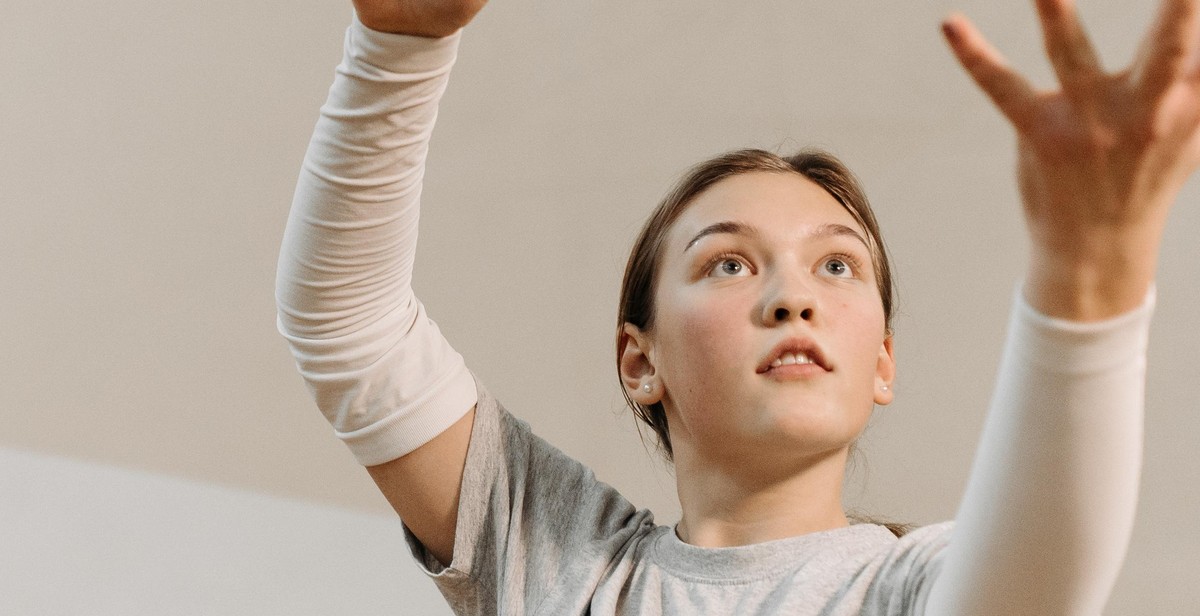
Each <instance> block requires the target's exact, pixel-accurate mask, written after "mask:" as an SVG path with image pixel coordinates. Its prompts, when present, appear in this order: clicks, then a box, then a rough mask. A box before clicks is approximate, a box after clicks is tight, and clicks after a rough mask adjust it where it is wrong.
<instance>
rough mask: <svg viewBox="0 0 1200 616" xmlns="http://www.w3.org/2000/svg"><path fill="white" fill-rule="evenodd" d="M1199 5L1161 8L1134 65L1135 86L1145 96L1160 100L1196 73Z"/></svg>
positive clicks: (1172, 1) (1188, 1)
mask: <svg viewBox="0 0 1200 616" xmlns="http://www.w3.org/2000/svg"><path fill="white" fill-rule="evenodd" d="M1198 4H1200V3H1197V1H1196V0H1165V1H1164V2H1163V3H1162V6H1161V7H1159V11H1158V18H1157V20H1156V21H1155V23H1154V25H1153V26H1152V27H1151V28H1150V31H1149V32H1147V33H1146V40H1145V41H1143V42H1142V48H1141V51H1140V52H1139V53H1138V56H1137V59H1136V60H1135V61H1134V64H1133V79H1134V82H1133V83H1134V84H1136V86H1137V87H1138V90H1139V91H1140V92H1142V93H1143V94H1146V95H1148V96H1150V97H1152V98H1153V97H1157V96H1158V95H1160V94H1162V93H1163V92H1165V91H1166V90H1167V89H1168V88H1170V87H1171V84H1173V83H1175V81H1176V80H1178V79H1180V78H1182V77H1183V76H1184V75H1186V74H1187V73H1188V72H1190V71H1194V70H1195V66H1194V63H1195V55H1196V52H1197V45H1198V42H1197V39H1198V38H1200V32H1197V30H1200V7H1198V6H1197V5H1198Z"/></svg>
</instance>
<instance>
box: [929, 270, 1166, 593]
mask: <svg viewBox="0 0 1200 616" xmlns="http://www.w3.org/2000/svg"><path fill="white" fill-rule="evenodd" d="M1016 304H1017V305H1016V307H1015V310H1014V312H1013V316H1012V320H1011V322H1010V324H1009V334H1008V342H1007V344H1006V348H1005V350H1004V356H1003V359H1002V360H1001V364H1000V372H999V377H998V379H997V383H996V392H995V394H994V397H993V400H992V405H991V407H992V408H991V410H990V412H989V415H988V418H987V422H986V425H985V427H984V431H983V437H982V440H981V442H980V446H979V452H978V453H977V456H976V459H975V464H974V467H973V468H972V471H971V477H970V480H969V482H968V484H967V490H966V494H965V496H964V497H963V502H962V505H961V507H960V508H959V512H958V516H957V522H956V526H955V530H954V535H953V537H952V539H951V541H950V546H949V547H948V552H947V554H946V561H945V564H944V566H943V567H942V570H941V571H942V572H941V574H940V575H939V576H938V579H937V580H936V581H935V582H934V585H933V588H932V589H931V594H930V600H929V603H928V604H927V606H926V614H931V615H932V614H936V615H948V614H954V615H956V616H967V615H983V614H989V615H991V614H1099V613H1100V612H1101V610H1102V609H1103V607H1104V604H1105V602H1106V601H1107V600H1108V596H1109V594H1110V593H1111V591H1112V587H1113V584H1114V583H1115V581H1116V577H1117V574H1118V573H1119V572H1120V569H1121V563H1122V561H1123V559H1124V556H1125V551H1126V547H1127V545H1128V542H1129V537H1130V534H1131V533H1132V528H1133V517H1134V510H1135V509H1136V505H1137V491H1138V477H1139V474H1140V470H1141V459H1142V415H1143V406H1144V390H1145V374H1146V346H1147V338H1148V332H1149V328H1150V317H1151V314H1152V312H1153V304H1154V296H1153V292H1152V293H1151V294H1150V295H1149V296H1148V297H1147V299H1146V302H1145V304H1144V305H1143V306H1142V307H1140V308H1138V309H1137V310H1135V311H1133V312H1130V313H1127V314H1124V315H1121V316H1118V317H1116V318H1113V319H1109V320H1106V321H1102V322H1096V323H1075V322H1070V321H1064V320H1061V319H1054V318H1050V317H1047V316H1044V315H1042V314H1039V313H1038V312H1036V311H1035V310H1034V309H1033V308H1031V307H1030V306H1029V305H1028V304H1026V303H1025V301H1024V300H1023V299H1020V297H1018V299H1017V301H1016Z"/></svg>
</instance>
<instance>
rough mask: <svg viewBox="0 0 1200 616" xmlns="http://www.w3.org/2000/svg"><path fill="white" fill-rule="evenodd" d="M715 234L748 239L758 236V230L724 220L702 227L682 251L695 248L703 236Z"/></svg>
mask: <svg viewBox="0 0 1200 616" xmlns="http://www.w3.org/2000/svg"><path fill="white" fill-rule="evenodd" d="M717 233H728V234H731V235H747V236H750V237H758V235H759V233H758V229H755V228H754V227H751V226H749V225H744V224H742V223H740V222H733V221H732V220H726V221H723V222H718V223H713V224H711V225H708V226H707V227H704V228H703V229H701V230H700V232H699V233H697V234H696V237H693V238H692V241H690V242H688V244H687V246H684V247H683V251H684V252H687V251H688V250H689V249H690V248H691V247H692V246H695V245H696V242H699V241H700V240H701V239H702V238H703V237H704V236H706V235H714V234H717Z"/></svg>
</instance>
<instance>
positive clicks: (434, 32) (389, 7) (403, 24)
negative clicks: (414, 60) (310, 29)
mask: <svg viewBox="0 0 1200 616" xmlns="http://www.w3.org/2000/svg"><path fill="white" fill-rule="evenodd" d="M353 2H354V10H355V12H356V13H358V19H359V21H361V22H362V23H363V25H364V26H366V27H368V28H370V29H372V30H378V31H380V32H392V33H395V34H414V35H417V36H428V37H442V36H449V35H451V34H454V33H455V32H457V31H458V30H459V29H460V28H462V27H463V26H466V25H467V24H468V23H470V21H471V20H472V19H474V18H475V15H476V14H477V13H479V11H480V9H482V8H483V5H484V4H487V0H353Z"/></svg>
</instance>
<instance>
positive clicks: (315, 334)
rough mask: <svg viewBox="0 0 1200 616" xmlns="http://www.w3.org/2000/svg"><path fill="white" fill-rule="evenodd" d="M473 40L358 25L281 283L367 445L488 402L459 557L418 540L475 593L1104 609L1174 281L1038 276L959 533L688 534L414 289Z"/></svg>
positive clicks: (480, 598)
mask: <svg viewBox="0 0 1200 616" xmlns="http://www.w3.org/2000/svg"><path fill="white" fill-rule="evenodd" d="M457 41H458V35H455V36H452V37H448V38H445V39H440V40H431V39H423V38H417V37H406V36H400V35H390V34H383V33H379V32H373V31H371V30H369V29H367V28H365V27H363V26H362V25H361V24H360V23H358V22H357V21H356V22H355V23H354V24H353V25H352V26H351V28H350V29H349V30H348V32H347V36H346V55H345V58H344V60H343V62H342V63H341V64H340V65H339V66H338V71H337V77H336V79H335V82H334V85H333V87H332V89H331V91H330V95H329V100H328V101H327V103H326V104H325V105H324V106H323V107H322V113H321V118H320V120H319V121H318V124H317V127H316V130H315V132H314V135H313V139H312V143H311V145H310V147H309V150H308V154H307V156H306V158H305V162H304V167H303V170H302V173H301V177H300V180H299V184H298V186H297V190H296V196H295V201H294V203H293V207H292V211H291V215H290V217H289V220H288V227H287V231H286V233H285V236H284V241H283V248H282V251H281V254H280V262H279V273H278V279H277V291H276V293H277V298H278V303H279V328H280V331H281V332H282V333H283V334H284V335H285V336H286V337H287V339H288V341H289V342H290V344H291V346H292V349H293V352H294V354H295V356H296V359H297V363H298V366H299V368H300V371H301V373H302V374H303V376H304V378H305V380H306V381H307V383H308V384H309V386H310V388H311V389H312V391H313V393H314V396H315V398H316V401H317V404H318V406H319V407H320V409H321V411H322V412H323V413H324V414H325V416H326V417H327V418H328V419H329V421H330V423H332V424H333V426H334V429H335V430H336V432H337V434H338V436H339V437H340V438H342V439H343V440H344V441H345V442H346V443H347V445H348V446H349V447H350V449H351V451H353V453H354V455H355V456H356V457H357V459H358V460H359V461H360V462H361V463H363V464H365V465H372V464H378V463H382V462H386V461H389V460H392V459H395V458H398V457H400V456H402V455H404V454H405V453H408V452H410V451H412V450H414V449H416V448H417V447H419V446H421V445H422V444H424V443H426V442H428V441H429V440H430V439H432V438H433V437H434V436H436V435H437V434H439V433H440V432H441V431H442V430H444V429H445V428H447V427H449V426H450V425H451V424H453V423H454V422H455V421H457V420H458V419H459V418H460V417H461V416H462V415H463V414H464V413H465V412H466V411H467V410H469V409H470V408H471V407H472V406H473V405H475V404H476V403H477V402H478V404H479V410H478V411H477V419H476V428H475V430H474V432H473V433H472V437H471V438H472V441H471V453H470V455H469V457H468V461H467V468H466V471H465V475H464V487H463V495H462V499H461V503H460V511H459V527H458V529H457V532H456V542H455V553H454V558H453V562H452V563H451V565H450V567H449V568H443V567H441V566H440V565H438V564H437V563H436V561H434V560H433V559H431V558H428V555H427V554H425V553H424V551H423V549H422V548H421V547H420V546H419V544H418V543H417V542H416V540H415V539H411V541H412V542H413V544H414V550H415V552H416V554H417V556H418V558H419V559H421V560H422V561H423V562H424V564H425V566H426V567H427V568H429V570H430V573H431V574H433V575H435V580H437V581H438V583H439V585H440V586H441V587H442V590H443V592H444V593H446V595H447V597H448V598H449V599H450V600H451V603H452V605H454V606H455V608H456V609H457V610H459V611H460V613H472V614H475V613H479V614H484V613H488V614H490V613H522V614H524V613H542V614H570V613H586V610H589V609H590V610H591V613H593V614H602V613H613V614H618V613H619V614H659V613H662V614H694V613H701V611H703V613H756V614H757V613H761V614H767V613H789V614H798V613H799V614H804V613H812V614H817V613H829V614H858V613H863V614H924V613H928V614H955V615H964V614H988V615H994V614H1033V613H1036V614H1059V613H1061V614H1096V613H1099V611H1100V609H1101V607H1102V605H1103V603H1104V601H1105V600H1106V599H1107V596H1108V593H1109V592H1110V590H1111V587H1112V584H1113V582H1114V580H1115V578H1116V575H1117V573H1118V571H1119V568H1120V564H1121V561H1122V558H1123V555H1124V551H1125V548H1126V544H1127V542H1128V538H1129V535H1130V532H1131V528H1132V519H1133V511H1134V507H1135V503H1136V494H1137V479H1138V474H1139V468H1140V457H1141V425H1142V406H1143V402H1142V400H1143V384H1144V374H1145V349H1146V342H1147V332H1148V329H1149V321H1150V315H1151V312H1152V305H1151V304H1152V301H1151V300H1148V301H1147V302H1146V305H1145V306H1143V307H1142V308H1141V309H1139V310H1136V311H1134V312H1132V313H1129V314H1126V315H1123V316H1120V317H1117V318H1114V319H1111V320H1108V321H1104V322H1100V323H1088V324H1080V323H1070V322H1065V321H1061V320H1056V319H1051V318H1048V317H1046V316H1044V315H1040V314H1038V313H1037V312H1035V311H1034V310H1033V309H1031V308H1030V307H1028V306H1027V305H1026V304H1025V303H1024V302H1023V301H1022V300H1021V299H1020V298H1019V297H1018V298H1017V300H1016V302H1015V308H1014V311H1013V316H1012V320H1011V322H1010V325H1009V338H1008V342H1007V345H1006V348H1005V351H1004V357H1003V360H1002V362H1001V368H1000V375H999V378H998V382H997V386H996V394H995V396H994V399H993V401H992V405H991V409H990V411H989V417H988V421H987V424H986V427H985V430H984V434H983V437H982V441H981V444H980V448H979V453H978V455H977V458H976V462H975V465H974V468H973V469H972V473H971V479H970V481H969V484H968V488H967V492H966V495H965V496H964V499H963V502H962V505H961V508H960V510H959V514H958V516H957V523H956V524H955V525H954V527H953V529H954V530H953V531H952V534H951V530H950V529H951V526H950V525H939V526H935V527H929V528H926V529H922V530H919V531H916V532H914V533H913V534H912V535H911V536H910V537H905V538H903V539H901V540H899V541H896V540H895V539H894V538H890V536H885V535H886V533H879V532H877V530H878V528H877V527H871V526H870V525H864V526H862V527H858V526H856V527H851V530H847V531H842V532H840V533H839V532H834V531H831V532H827V533H816V534H814V535H811V536H807V535H806V536H804V537H799V538H792V539H785V540H782V543H781V542H769V543H767V544H760V545H757V546H744V547H741V548H724V549H722V550H724V551H722V550H706V549H704V548H696V547H694V546H687V545H686V544H682V543H681V542H678V539H677V538H676V537H675V535H674V533H673V532H669V531H668V532H664V531H663V530H662V529H664V528H666V527H658V526H655V525H654V524H653V522H652V517H651V516H650V515H649V513H648V512H639V511H636V510H634V509H633V508H632V506H630V505H629V504H628V503H627V502H625V501H624V499H622V498H621V497H620V495H619V494H616V493H615V492H614V491H612V489H611V488H609V487H608V486H605V485H604V484H601V483H598V482H595V480H594V479H593V478H592V477H591V474H590V472H588V471H587V470H586V469H584V468H583V467H581V466H579V465H578V463H576V462H574V461H572V460H570V459H569V458H566V457H565V456H562V455H561V453H559V452H557V451H556V450H554V449H553V448H552V447H550V446H549V445H546V444H545V443H544V442H543V441H541V440H540V439H537V438H536V437H533V436H531V435H529V434H528V430H527V428H526V427H524V424H522V423H521V422H519V421H516V420H514V419H512V418H511V416H509V415H508V414H507V413H505V412H504V411H503V410H502V409H501V407H500V406H499V404H498V403H496V402H495V401H494V400H492V399H491V397H490V396H489V395H488V394H487V392H486V390H483V389H482V388H479V389H477V385H476V383H475V382H474V380H473V378H472V376H471V374H470V373H469V372H468V370H467V368H466V366H465V364H464V362H463V360H462V358H461V356H459V355H458V354H457V353H456V352H455V351H454V350H453V349H452V348H450V346H449V344H448V343H447V342H446V341H445V339H444V338H443V337H442V336H441V334H440V333H439V332H438V329H437V327H436V325H435V324H434V323H433V322H432V321H431V320H429V318H428V317H427V316H426V314H425V311H424V309H423V308H422V306H421V304H420V303H419V302H418V301H417V299H416V298H415V297H414V295H413V292H412V289H411V285H410V281H411V277H412V264H413V256H414V254H415V250H416V239H417V218H418V210H419V202H420V192H421V178H422V175H423V171H424V161H425V155H426V152H427V147H428V140H429V136H430V134H431V131H432V128H433V124H434V120H435V118H436V115H437V102H438V100H439V98H440V96H441V94H442V92H443V90H444V88H445V85H446V80H447V78H448V74H449V69H450V66H451V65H452V64H453V60H454V57H455V53H456V49H457ZM517 485H519V486H522V488H521V490H515V489H514V486H517ZM555 494H557V495H558V498H553V497H552V496H553V495H555ZM538 495H541V496H542V498H537V496H538ZM547 501H552V502H547ZM564 503H570V505H571V507H570V509H569V510H563V507H564ZM872 529H876V530H872ZM781 554H782V556H780V555H781ZM764 563H766V564H764ZM709 565H712V567H709V568H706V567H708V566H709ZM696 567H699V568H698V569H697V568H696ZM698 610H700V611H698ZM747 610H749V611H747ZM822 610H825V611H822Z"/></svg>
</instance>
